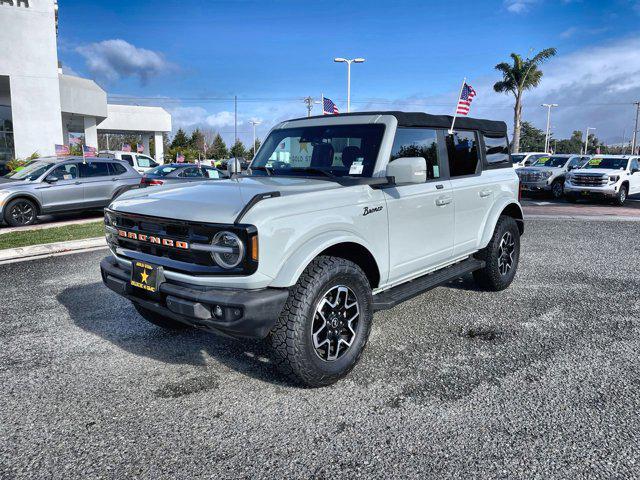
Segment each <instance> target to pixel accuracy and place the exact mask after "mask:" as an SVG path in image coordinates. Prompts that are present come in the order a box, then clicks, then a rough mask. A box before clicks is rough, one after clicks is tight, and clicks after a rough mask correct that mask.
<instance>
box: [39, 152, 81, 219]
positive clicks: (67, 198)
mask: <svg viewBox="0 0 640 480" xmlns="http://www.w3.org/2000/svg"><path fill="white" fill-rule="evenodd" d="M53 177H56V178H57V179H58V181H56V182H52V183H48V182H46V181H43V182H42V186H41V187H39V189H40V192H41V194H42V207H43V208H44V210H45V211H51V212H55V211H62V210H74V209H81V208H83V205H84V188H83V185H82V183H81V179H80V173H79V162H68V163H64V164H62V165H58V166H57V167H56V168H54V169H53V171H52V172H51V173H49V175H47V177H46V179H51V178H53ZM46 179H45V180H46Z"/></svg>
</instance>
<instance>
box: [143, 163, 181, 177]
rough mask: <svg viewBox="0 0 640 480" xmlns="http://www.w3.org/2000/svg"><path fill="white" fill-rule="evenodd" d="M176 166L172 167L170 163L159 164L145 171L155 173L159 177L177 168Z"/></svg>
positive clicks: (150, 173) (149, 173)
mask: <svg viewBox="0 0 640 480" xmlns="http://www.w3.org/2000/svg"><path fill="white" fill-rule="evenodd" d="M177 168H178V167H172V166H171V165H159V166H157V167H155V168H152V169H151V170H148V171H147V175H157V176H159V177H164V176H166V175H169V174H170V173H171V172H173V171H174V170H177Z"/></svg>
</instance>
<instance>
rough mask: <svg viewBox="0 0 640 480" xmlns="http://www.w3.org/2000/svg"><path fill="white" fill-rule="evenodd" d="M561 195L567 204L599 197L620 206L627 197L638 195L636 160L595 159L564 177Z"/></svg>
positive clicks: (639, 170) (639, 174)
mask: <svg viewBox="0 0 640 480" xmlns="http://www.w3.org/2000/svg"><path fill="white" fill-rule="evenodd" d="M565 193H566V197H567V200H569V201H570V202H575V201H576V200H577V199H578V198H579V197H600V198H608V199H611V200H613V201H614V202H615V203H616V204H617V205H620V206H622V205H624V203H625V202H626V200H627V197H628V196H629V195H633V194H636V193H640V157H634V156H626V155H596V156H594V157H593V158H592V159H591V160H589V161H588V162H587V164H586V165H585V166H584V167H582V168H581V169H579V170H574V171H573V172H571V173H570V174H568V175H567V179H566V182H565Z"/></svg>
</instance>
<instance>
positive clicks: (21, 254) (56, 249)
mask: <svg viewBox="0 0 640 480" xmlns="http://www.w3.org/2000/svg"><path fill="white" fill-rule="evenodd" d="M106 247H107V241H106V240H105V238H104V237H96V238H85V239H82V240H72V241H67V242H56V243H45V244H42V245H29V246H27V247H18V248H7V249H5V250H0V265H2V264H4V263H14V262H23V261H27V260H34V259H37V258H43V257H51V256H53V255H64V254H66V253H75V252H81V251H89V250H96V249H100V248H106Z"/></svg>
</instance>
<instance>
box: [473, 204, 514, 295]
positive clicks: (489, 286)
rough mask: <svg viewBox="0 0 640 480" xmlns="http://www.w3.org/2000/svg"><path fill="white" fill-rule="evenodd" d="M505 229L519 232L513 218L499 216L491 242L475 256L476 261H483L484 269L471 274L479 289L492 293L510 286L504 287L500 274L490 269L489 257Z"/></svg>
mask: <svg viewBox="0 0 640 480" xmlns="http://www.w3.org/2000/svg"><path fill="white" fill-rule="evenodd" d="M505 228H511V229H512V230H515V232H516V233H518V232H519V231H518V224H517V223H516V221H515V220H514V219H513V217H509V216H506V215H501V216H500V218H498V222H497V223H496V228H495V229H494V230H493V236H492V237H491V240H489V244H488V245H487V246H486V247H485V248H483V249H482V250H480V251H479V252H478V253H476V255H475V257H476V258H477V259H478V260H483V261H484V262H485V267H484V268H481V269H480V270H476V271H475V272H473V279H474V280H475V282H476V284H477V285H478V286H479V287H481V288H484V289H486V290H490V291H494V292H497V291H500V290H504V289H505V288H507V287H508V286H509V284H511V281H509V282H508V283H507V284H506V285H505V283H504V280H503V279H502V278H501V275H500V273H499V272H498V271H497V270H496V269H494V268H491V258H490V256H491V255H492V252H493V250H494V249H495V246H496V245H497V244H498V243H499V242H500V239H501V237H502V234H503V232H504V230H505ZM516 268H517V263H516Z"/></svg>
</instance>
